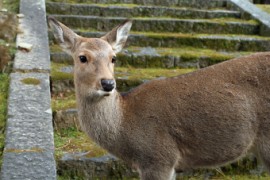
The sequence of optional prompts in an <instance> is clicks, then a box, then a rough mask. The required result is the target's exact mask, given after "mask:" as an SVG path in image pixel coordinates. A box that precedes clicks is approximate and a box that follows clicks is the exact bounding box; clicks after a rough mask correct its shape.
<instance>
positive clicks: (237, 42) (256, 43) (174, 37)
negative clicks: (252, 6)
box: [59, 31, 270, 58]
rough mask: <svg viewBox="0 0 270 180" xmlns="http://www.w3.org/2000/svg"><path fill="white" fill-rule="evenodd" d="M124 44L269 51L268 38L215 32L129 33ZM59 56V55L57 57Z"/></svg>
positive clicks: (90, 35) (93, 33) (84, 34)
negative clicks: (183, 33)
mask: <svg viewBox="0 0 270 180" xmlns="http://www.w3.org/2000/svg"><path fill="white" fill-rule="evenodd" d="M76 33H77V34H79V35H81V36H84V37H101V36H102V35H104V34H105V32H82V31H76ZM126 46H127V47H129V46H144V47H147V46H151V47H172V48H175V47H181V46H190V47H197V48H208V49H215V50H222V51H253V52H258V51H269V50H270V38H268V37H259V36H246V35H239V36H237V35H224V34H223V35H215V34H185V35H181V34H165V33H145V34H143V33H142V34H130V36H129V37H128V42H127V43H126ZM59 58H60V57H59Z"/></svg>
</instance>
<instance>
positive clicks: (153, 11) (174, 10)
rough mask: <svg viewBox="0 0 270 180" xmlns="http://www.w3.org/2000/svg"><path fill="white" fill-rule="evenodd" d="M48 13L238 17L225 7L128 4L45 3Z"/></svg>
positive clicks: (235, 12)
mask: <svg viewBox="0 0 270 180" xmlns="http://www.w3.org/2000/svg"><path fill="white" fill-rule="evenodd" d="M46 10H47V13H49V14H66V15H85V16H104V17H129V18H132V17H172V18H199V19H208V18H240V17H241V13H240V12H238V11H229V10H226V9H214V10H202V9H190V8H179V7H166V6H141V5H129V4H121V5H118V4H115V5H106V4H69V3H53V2H48V3H46Z"/></svg>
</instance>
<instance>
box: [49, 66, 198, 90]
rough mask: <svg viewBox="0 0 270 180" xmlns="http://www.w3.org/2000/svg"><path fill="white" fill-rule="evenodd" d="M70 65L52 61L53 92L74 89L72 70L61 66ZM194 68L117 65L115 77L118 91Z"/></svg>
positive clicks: (190, 70)
mask: <svg viewBox="0 0 270 180" xmlns="http://www.w3.org/2000/svg"><path fill="white" fill-rule="evenodd" d="M65 67H70V65H68V64H66V63H52V72H51V79H52V88H53V92H55V93H57V92H70V91H74V84H73V74H72V72H63V70H62V68H65ZM192 71H194V69H158V68H155V69H144V68H142V69H137V68H132V67H130V68H124V67H117V68H116V69H115V77H116V81H117V88H118V90H119V91H128V90H129V89H130V88H134V87H136V86H138V85H139V84H141V83H143V82H145V81H147V80H151V79H154V78H159V77H172V76H177V75H180V74H184V73H188V72H192Z"/></svg>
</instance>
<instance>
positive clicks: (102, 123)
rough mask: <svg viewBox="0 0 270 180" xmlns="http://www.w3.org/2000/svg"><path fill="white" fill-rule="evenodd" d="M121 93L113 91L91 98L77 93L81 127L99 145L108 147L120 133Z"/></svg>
mask: <svg viewBox="0 0 270 180" xmlns="http://www.w3.org/2000/svg"><path fill="white" fill-rule="evenodd" d="M120 102H121V95H120V94H119V93H118V92H116V91H115V92H114V93H113V94H111V95H110V96H105V97H101V98H98V99H93V98H90V97H87V98H83V97H81V96H80V94H79V93H77V103H78V110H79V120H80V124H81V127H82V129H83V130H84V131H85V132H86V133H87V134H88V135H89V136H90V137H91V138H92V139H93V140H94V141H96V142H97V143H99V144H100V145H101V146H105V147H106V148H109V146H110V145H113V144H114V142H115V141H116V139H117V137H118V136H119V133H120V126H121V119H122V116H123V115H122V114H123V113H122V110H121V103H120Z"/></svg>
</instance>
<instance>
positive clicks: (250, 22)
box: [50, 14, 259, 26]
mask: <svg viewBox="0 0 270 180" xmlns="http://www.w3.org/2000/svg"><path fill="white" fill-rule="evenodd" d="M50 16H53V17H55V18H76V19H80V18H81V19H90V20H92V19H100V20H123V21H124V20H126V19H127V17H119V16H117V17H113V16H112V17H101V16H91V15H90V16H84V15H61V14H50ZM132 20H133V21H140V20H144V21H147V20H149V21H175V22H177V21H183V22H195V23H196V22H198V23H199V22H204V23H220V20H219V19H184V18H183V19H181V18H170V17H163V18H160V17H133V18H132ZM224 23H226V24H236V23H239V24H242V25H254V26H258V25H259V23H257V22H256V21H254V20H241V19H237V18H224V19H222V22H221V24H224Z"/></svg>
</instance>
